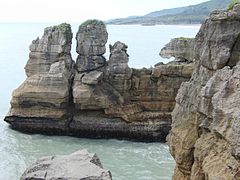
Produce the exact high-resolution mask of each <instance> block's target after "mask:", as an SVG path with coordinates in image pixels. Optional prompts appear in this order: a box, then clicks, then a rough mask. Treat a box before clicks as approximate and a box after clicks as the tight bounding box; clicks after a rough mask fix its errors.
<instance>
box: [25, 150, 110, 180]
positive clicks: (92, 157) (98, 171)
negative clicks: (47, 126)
mask: <svg viewBox="0 0 240 180" xmlns="http://www.w3.org/2000/svg"><path fill="white" fill-rule="evenodd" d="M28 179H32V180H39V179H42V180H50V179H69V180H70V179H72V180H86V179H94V180H111V179H112V175H111V172H110V171H108V170H105V169H103V167H102V164H101V162H100V160H99V158H98V157H97V155H96V154H93V153H89V152H88V151H87V150H80V151H77V152H74V153H72V154H70V155H62V156H47V157H42V158H40V159H38V160H37V162H36V163H34V164H33V165H31V166H30V167H29V168H28V169H27V170H26V171H25V172H24V174H23V175H22V177H21V180H28Z"/></svg>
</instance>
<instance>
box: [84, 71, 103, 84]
mask: <svg viewBox="0 0 240 180" xmlns="http://www.w3.org/2000/svg"><path fill="white" fill-rule="evenodd" d="M102 78H103V72H101V71H91V72H89V73H84V75H83V77H82V83H83V84H89V85H96V84H98V82H99V81H101V80H102Z"/></svg>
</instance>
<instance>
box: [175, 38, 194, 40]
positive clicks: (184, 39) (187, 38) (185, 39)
mask: <svg viewBox="0 0 240 180" xmlns="http://www.w3.org/2000/svg"><path fill="white" fill-rule="evenodd" d="M175 39H177V40H192V39H194V38H189V37H177V38H175Z"/></svg>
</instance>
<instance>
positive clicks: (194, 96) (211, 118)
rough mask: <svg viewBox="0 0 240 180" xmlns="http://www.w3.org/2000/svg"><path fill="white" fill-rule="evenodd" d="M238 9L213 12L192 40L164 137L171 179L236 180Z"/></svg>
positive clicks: (239, 168)
mask: <svg viewBox="0 0 240 180" xmlns="http://www.w3.org/2000/svg"><path fill="white" fill-rule="evenodd" d="M239 20H240V5H235V6H234V7H233V9H231V10H228V11H214V12H213V13H211V15H210V17H209V18H208V19H207V20H206V21H205V23H203V25H202V27H201V29H200V31H199V33H198V34H197V36H196V38H195V46H194V49H195V52H194V57H195V62H196V68H195V70H194V72H193V75H192V77H191V79H190V81H188V82H185V83H183V84H182V85H181V87H180V89H179V91H178V95H177V97H176V106H175V108H174V110H173V113H172V120H173V123H172V129H171V131H170V134H169V135H168V137H167V141H168V144H169V147H170V152H171V154H172V155H173V157H174V159H175V161H176V163H177V165H176V168H175V173H174V176H173V179H175V180H189V179H199V180H200V179H201V180H202V179H212V180H213V179H223V180H230V179H236V180H237V179H240V128H239V127H240V111H239V107H240V58H239V57H240V56H239V55H240V54H239V52H240V21H239Z"/></svg>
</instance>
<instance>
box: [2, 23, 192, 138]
mask: <svg viewBox="0 0 240 180" xmlns="http://www.w3.org/2000/svg"><path fill="white" fill-rule="evenodd" d="M71 37H72V35H71V29H70V27H69V25H66V24H63V25H60V26H57V27H50V28H47V29H46V30H45V33H44V35H43V37H42V38H41V39H40V40H39V39H37V40H36V41H34V42H33V45H31V48H30V49H31V50H32V51H31V52H30V60H29V61H28V63H27V65H26V73H27V74H28V78H27V79H26V81H25V82H24V83H23V84H22V85H21V86H20V87H19V88H18V89H17V90H15V91H14V93H13V98H12V101H11V109H10V112H9V114H8V115H7V116H6V118H5V121H7V122H9V123H10V124H11V126H12V127H13V128H15V129H19V130H22V131H27V132H30V133H47V134H61V135H74V136H79V137H94V138H96V137H98V138H99V137H104V138H128V139H136V140H142V141H164V140H165V137H166V135H167V134H168V131H169V129H170V124H171V114H170V113H171V111H172V110H173V108H174V105H175V96H176V94H177V91H178V88H179V87H180V85H181V83H182V82H184V81H187V80H189V78H190V77H191V73H192V70H193V65H192V64H184V63H182V64H181V63H180V64H168V65H160V66H158V67H156V68H152V69H146V68H144V69H133V68H130V67H129V66H128V61H129V55H128V53H127V45H126V44H124V43H122V42H120V41H118V42H116V43H115V44H114V45H111V46H110V57H109V61H107V62H106V61H105V59H104V62H103V61H101V60H99V58H100V59H102V58H103V54H104V53H105V44H106V41H107V32H106V27H105V25H104V24H103V22H101V21H96V20H90V21H87V22H85V23H83V24H82V25H80V27H79V31H78V33H77V52H78V53H79V56H78V59H77V62H76V65H75V64H74V63H73V62H72V59H71V54H70V49H71V41H70V40H69V38H71ZM32 52H34V54H35V56H34V57H33V56H32V55H31V54H32ZM82 58H83V59H84V60H82Z"/></svg>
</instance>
